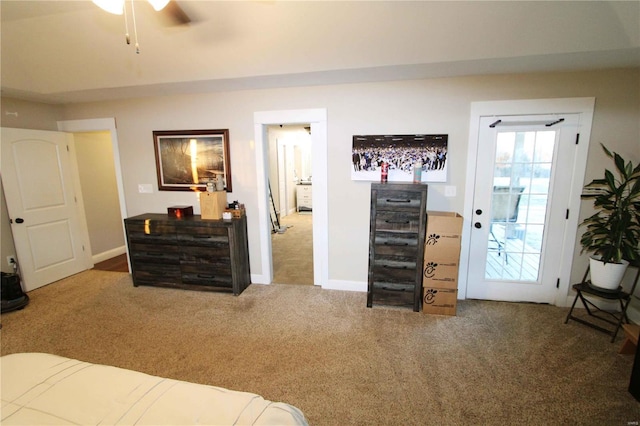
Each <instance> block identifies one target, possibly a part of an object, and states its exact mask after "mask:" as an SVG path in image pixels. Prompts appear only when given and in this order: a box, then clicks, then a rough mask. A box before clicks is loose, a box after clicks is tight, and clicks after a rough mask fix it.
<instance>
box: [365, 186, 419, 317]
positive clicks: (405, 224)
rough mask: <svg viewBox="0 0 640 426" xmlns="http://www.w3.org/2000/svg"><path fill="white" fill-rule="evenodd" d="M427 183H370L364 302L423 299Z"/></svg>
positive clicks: (412, 304)
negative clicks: (367, 255)
mask: <svg viewBox="0 0 640 426" xmlns="http://www.w3.org/2000/svg"><path fill="white" fill-rule="evenodd" d="M426 206H427V185H424V184H420V183H396V182H387V183H373V184H371V214H370V216H371V217H370V229H369V274H368V287H367V306H368V307H372V306H373V305H374V304H383V305H395V306H406V307H411V308H412V309H413V310H414V311H416V312H418V311H419V310H420V307H421V302H422V264H423V256H424V238H425V230H426V219H427V216H426Z"/></svg>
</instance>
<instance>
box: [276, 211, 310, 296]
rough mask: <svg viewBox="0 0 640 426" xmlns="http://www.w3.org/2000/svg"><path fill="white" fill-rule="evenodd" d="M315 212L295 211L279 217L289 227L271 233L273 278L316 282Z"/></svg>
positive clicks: (297, 282)
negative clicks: (282, 230) (313, 221)
mask: <svg viewBox="0 0 640 426" xmlns="http://www.w3.org/2000/svg"><path fill="white" fill-rule="evenodd" d="M312 220H313V216H312V215H311V214H309V213H293V214H290V215H287V216H285V217H283V218H281V219H280V225H281V227H284V228H286V229H287V230H286V231H285V232H284V233H282V234H280V233H275V234H271V248H272V256H273V282H274V283H277V284H302V285H313V224H312Z"/></svg>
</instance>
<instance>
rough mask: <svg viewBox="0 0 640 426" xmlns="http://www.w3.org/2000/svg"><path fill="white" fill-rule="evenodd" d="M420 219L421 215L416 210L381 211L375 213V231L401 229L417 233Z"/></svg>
mask: <svg viewBox="0 0 640 426" xmlns="http://www.w3.org/2000/svg"><path fill="white" fill-rule="evenodd" d="M421 220H422V216H421V215H420V214H419V213H418V212H415V213H410V212H390V211H381V212H378V213H377V214H376V219H375V227H376V232H377V231H401V232H414V233H417V232H419V231H420V223H421ZM416 236H417V234H416Z"/></svg>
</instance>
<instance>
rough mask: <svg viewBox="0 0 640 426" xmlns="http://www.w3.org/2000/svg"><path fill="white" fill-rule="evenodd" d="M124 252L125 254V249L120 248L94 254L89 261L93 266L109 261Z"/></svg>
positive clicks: (123, 247)
mask: <svg viewBox="0 0 640 426" xmlns="http://www.w3.org/2000/svg"><path fill="white" fill-rule="evenodd" d="M126 252H127V249H126V247H125V246H120V247H116V248H114V249H111V250H107V251H103V252H102V253H98V254H94V255H93V256H92V257H91V260H92V261H93V263H94V264H96V263H100V262H104V261H105V260H109V259H111V258H112V257H116V256H120V255H121V254H124V253H126Z"/></svg>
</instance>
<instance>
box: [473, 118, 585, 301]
mask: <svg viewBox="0 0 640 426" xmlns="http://www.w3.org/2000/svg"><path fill="white" fill-rule="evenodd" d="M579 118H580V117H579V115H578V114H561V115H555V114H554V115H548V116H544V115H536V116H511V117H505V118H503V119H500V118H499V117H482V118H481V119H480V124H479V138H478V151H477V152H478V153H477V164H476V181H475V183H476V184H475V193H474V202H473V214H472V218H471V223H472V228H471V240H470V256H469V275H468V276H469V280H468V285H467V297H469V298H475V299H490V300H504V301H523V302H538V303H553V302H554V301H555V299H556V294H557V291H558V290H557V288H558V287H559V285H558V283H559V278H560V273H561V272H560V268H561V266H562V258H563V241H564V236H565V232H566V227H567V219H568V212H569V200H570V196H571V183H572V174H573V168H574V164H575V162H576V155H577V152H578V149H577V146H578V145H577V144H576V141H577V134H578V124H579Z"/></svg>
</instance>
